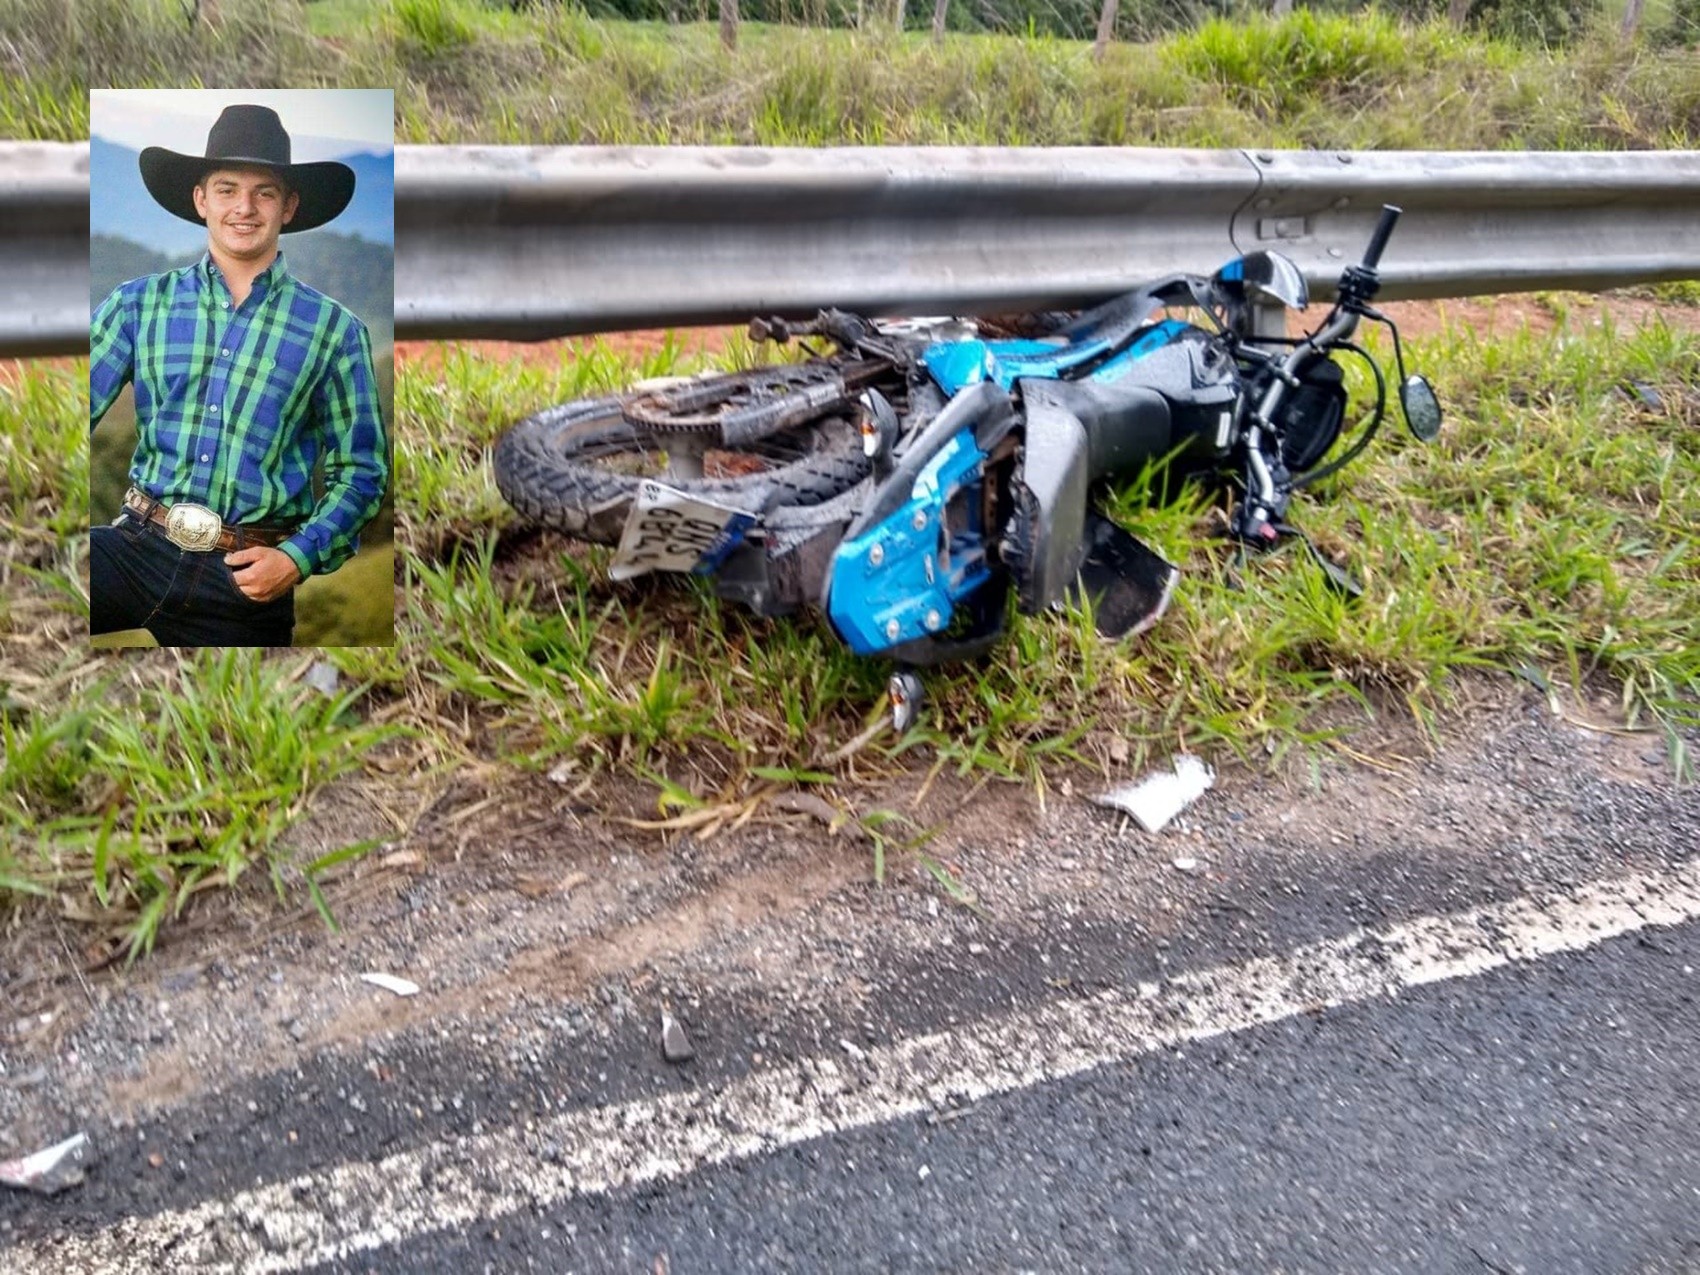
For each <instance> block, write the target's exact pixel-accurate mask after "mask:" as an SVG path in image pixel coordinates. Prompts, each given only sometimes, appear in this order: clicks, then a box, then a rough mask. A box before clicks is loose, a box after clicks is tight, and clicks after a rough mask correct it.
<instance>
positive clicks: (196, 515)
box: [165, 504, 224, 553]
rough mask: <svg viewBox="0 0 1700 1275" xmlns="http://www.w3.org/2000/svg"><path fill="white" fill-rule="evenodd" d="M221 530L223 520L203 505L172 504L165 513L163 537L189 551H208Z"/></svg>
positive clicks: (216, 542)
mask: <svg viewBox="0 0 1700 1275" xmlns="http://www.w3.org/2000/svg"><path fill="white" fill-rule="evenodd" d="M223 530H224V520H223V519H222V518H220V517H219V516H218V515H217V514H216V513H214V512H213V511H212V510H210V509H208V508H207V507H206V506H205V505H189V504H179V505H173V506H171V508H170V510H169V511H167V513H166V515H165V538H166V539H167V540H169V541H171V543H172V544H174V545H176V546H177V547H178V548H179V549H186V550H188V551H189V552H190V553H210V552H211V551H212V550H213V549H215V548H217V547H218V537H219V533H220V532H221V531H223Z"/></svg>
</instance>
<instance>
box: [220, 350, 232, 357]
mask: <svg viewBox="0 0 1700 1275" xmlns="http://www.w3.org/2000/svg"><path fill="white" fill-rule="evenodd" d="M219 353H221V354H223V355H224V357H225V358H229V357H230V351H229V350H221V351H219Z"/></svg>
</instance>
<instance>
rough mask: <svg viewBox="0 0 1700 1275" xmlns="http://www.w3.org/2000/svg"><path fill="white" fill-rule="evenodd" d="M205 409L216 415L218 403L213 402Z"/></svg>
mask: <svg viewBox="0 0 1700 1275" xmlns="http://www.w3.org/2000/svg"><path fill="white" fill-rule="evenodd" d="M207 411H209V412H211V413H212V414H213V415H214V416H217V415H218V404H217V403H214V404H213V405H212V406H211V407H209V408H207Z"/></svg>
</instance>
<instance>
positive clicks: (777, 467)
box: [494, 395, 869, 545]
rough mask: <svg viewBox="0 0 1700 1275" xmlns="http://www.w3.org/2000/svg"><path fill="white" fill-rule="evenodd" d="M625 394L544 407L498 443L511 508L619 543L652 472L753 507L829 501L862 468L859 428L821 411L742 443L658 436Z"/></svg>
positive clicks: (500, 481)
mask: <svg viewBox="0 0 1700 1275" xmlns="http://www.w3.org/2000/svg"><path fill="white" fill-rule="evenodd" d="M626 401H627V399H626V396H624V395H614V396H610V397H608V398H601V399H585V400H580V401H577V402H572V403H563V404H561V405H559V406H556V407H550V408H546V409H544V410H543V411H541V412H538V413H536V414H535V415H533V416H529V417H527V418H525V419H524V420H522V421H520V422H519V423H518V424H517V425H515V426H513V427H512V428H511V429H509V430H508V432H507V433H506V434H504V435H503V436H502V437H501V438H500V439H499V440H498V441H497V443H496V450H495V456H494V467H495V473H496V486H497V488H498V489H500V491H501V493H502V495H503V497H504V498H505V499H506V500H507V502H508V503H509V504H510V505H512V506H513V507H514V509H516V510H517V511H519V512H520V513H522V514H524V515H525V516H527V517H528V518H531V519H534V520H535V521H537V522H540V523H542V524H544V525H545V526H550V527H554V528H557V529H558V530H561V531H564V532H566V533H567V534H568V535H571V536H574V537H576V538H578V539H580V540H587V541H590V542H592V543H593V544H605V545H617V544H619V543H620V536H621V533H622V532H623V531H624V530H625V525H626V517H627V515H628V514H629V513H630V511H631V505H632V501H633V499H634V498H635V497H636V495H637V491H638V486H639V484H640V483H642V482H643V480H644V479H646V478H647V479H655V480H657V481H659V482H663V483H665V484H666V485H667V486H669V487H672V488H675V489H677V490H679V491H683V492H685V493H687V494H689V495H692V496H696V497H698V498H699V499H702V500H711V501H715V502H717V503H722V504H726V505H730V506H733V507H735V508H739V509H742V510H744V511H746V512H749V513H765V512H767V511H769V510H772V509H776V508H784V507H789V506H809V505H816V504H820V503H821V502H823V501H826V500H830V499H831V498H832V497H834V496H837V495H839V494H841V493H843V492H846V491H848V490H849V489H850V488H851V487H853V486H855V485H856V483H858V482H859V481H861V479H862V478H863V477H864V476H865V475H866V474H867V472H868V468H869V462H868V459H867V458H866V457H865V456H864V455H863V453H862V443H861V432H860V430H859V429H858V428H857V426H856V425H855V424H854V423H853V422H852V421H849V420H847V419H845V418H844V417H842V416H821V417H817V418H816V419H814V420H811V421H807V422H805V423H804V424H802V425H798V426H794V427H792V428H789V429H786V430H782V431H780V432H779V433H776V434H774V435H773V436H772V437H770V438H766V439H763V440H761V441H760V442H757V443H752V444H749V445H747V446H744V447H739V448H728V447H725V446H723V445H722V444H720V443H718V442H717V441H714V440H712V439H707V438H704V437H703V436H702V435H700V434H697V435H691V434H678V435H661V434H656V433H655V432H653V431H651V430H648V429H643V428H637V427H634V426H633V425H632V424H631V423H630V422H628V421H627V420H626V419H625V408H626Z"/></svg>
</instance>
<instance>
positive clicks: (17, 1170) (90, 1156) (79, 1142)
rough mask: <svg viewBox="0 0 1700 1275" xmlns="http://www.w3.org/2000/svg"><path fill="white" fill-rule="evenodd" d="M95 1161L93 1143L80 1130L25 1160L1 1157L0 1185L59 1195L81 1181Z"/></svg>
mask: <svg viewBox="0 0 1700 1275" xmlns="http://www.w3.org/2000/svg"><path fill="white" fill-rule="evenodd" d="M93 1163H94V1149H93V1148H92V1147H91V1146H90V1145H89V1138H88V1134H86V1133H79V1134H77V1135H76V1136H75V1137H73V1138H66V1139H65V1141H63V1142H61V1143H59V1145H58V1146H53V1147H48V1148H47V1149H46V1150H45V1151H37V1152H36V1153H35V1154H34V1155H27V1156H25V1157H24V1158H23V1159H21V1160H0V1184H4V1185H5V1186H15V1187H19V1188H21V1189H23V1190H25V1191H34V1192H35V1193H36V1194H37V1195H58V1194H59V1192H61V1191H63V1190H65V1189H66V1188H67V1187H73V1186H76V1185H78V1184H79V1183H81V1182H82V1180H83V1175H84V1174H85V1173H86V1172H87V1171H88V1168H89V1166H90V1165H91V1164H93Z"/></svg>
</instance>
